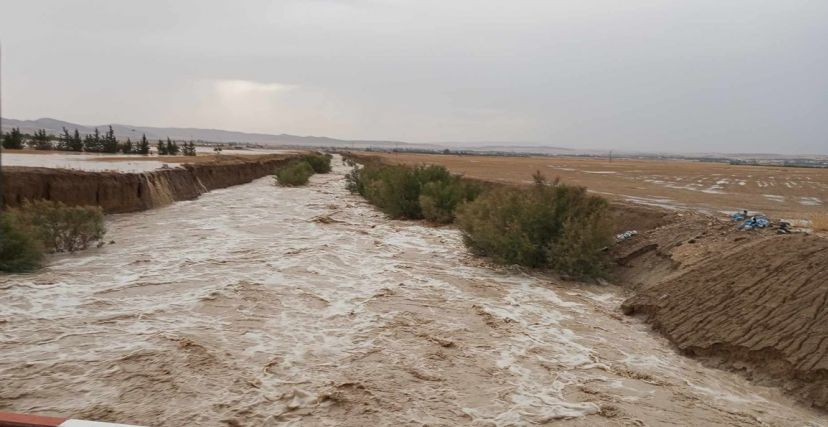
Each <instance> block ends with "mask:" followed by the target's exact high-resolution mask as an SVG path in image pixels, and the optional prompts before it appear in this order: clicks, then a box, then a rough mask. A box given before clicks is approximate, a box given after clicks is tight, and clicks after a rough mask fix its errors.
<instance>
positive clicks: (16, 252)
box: [0, 212, 43, 273]
mask: <svg viewBox="0 0 828 427" xmlns="http://www.w3.org/2000/svg"><path fill="white" fill-rule="evenodd" d="M42 261H43V245H42V244H41V243H40V241H39V240H38V239H37V237H36V236H35V235H34V233H33V232H32V230H31V229H28V228H24V227H23V226H22V225H21V224H20V222H19V221H18V220H17V217H16V216H15V215H14V214H13V213H12V212H2V213H0V271H5V272H8V273H20V272H25V271H31V270H35V269H37V268H38V267H40V265H41V262H42Z"/></svg>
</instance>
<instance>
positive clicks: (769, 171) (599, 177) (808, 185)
mask: <svg viewBox="0 0 828 427" xmlns="http://www.w3.org/2000/svg"><path fill="white" fill-rule="evenodd" d="M367 154H370V155H376V156H379V157H381V158H383V159H385V160H387V161H390V162H398V163H403V164H409V165H415V164H422V163H428V164H440V165H444V166H446V167H448V168H449V169H450V170H451V171H453V172H456V173H461V174H463V175H464V176H466V177H469V178H477V179H482V180H487V181H494V182H503V183H513V184H515V183H516V184H523V183H525V184H528V183H531V182H532V174H533V173H535V172H537V171H540V172H541V173H543V174H544V175H546V176H547V177H560V178H561V180H562V181H563V182H565V183H569V184H576V185H581V186H585V187H587V188H588V189H589V190H590V191H593V192H595V193H598V194H601V195H604V196H606V197H608V198H610V199H613V200H622V201H629V202H635V203H639V204H646V205H652V206H658V207H663V208H668V209H679V208H681V209H686V208H692V209H697V210H702V211H706V212H709V213H718V212H720V211H721V212H733V211H736V210H739V211H741V210H743V209H747V210H749V211H750V212H754V213H755V212H761V213H764V214H766V215H770V216H772V217H774V218H785V219H809V218H811V217H812V216H818V215H820V214H823V215H824V213H825V212H826V210H828V169H824V168H823V169H819V168H791V167H776V166H748V165H730V164H726V163H714V162H698V161H686V160H630V159H613V160H612V161H609V159H607V158H586V157H503V156H475V155H437V154H411V153H373V152H372V153H367Z"/></svg>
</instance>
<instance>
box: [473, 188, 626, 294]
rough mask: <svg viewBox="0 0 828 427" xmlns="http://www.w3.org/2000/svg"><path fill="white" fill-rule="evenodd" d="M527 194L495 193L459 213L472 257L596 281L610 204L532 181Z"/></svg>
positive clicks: (604, 263) (607, 240)
mask: <svg viewBox="0 0 828 427" xmlns="http://www.w3.org/2000/svg"><path fill="white" fill-rule="evenodd" d="M535 181H536V182H535V184H534V185H533V186H532V187H531V188H498V189H494V190H492V191H490V192H487V193H486V194H484V195H482V196H480V197H479V198H478V199H476V200H475V201H473V202H471V203H468V204H466V205H464V206H462V207H460V209H459V210H458V213H457V224H458V226H459V227H460V229H461V230H462V232H463V240H464V242H465V243H466V246H467V247H468V248H469V249H470V250H471V251H472V252H473V253H475V254H477V255H482V256H487V257H491V258H492V259H494V260H496V261H499V262H502V263H508V264H519V265H525V266H529V267H535V268H548V269H551V270H555V271H559V272H561V273H564V274H567V275H571V276H573V277H578V278H583V277H600V276H603V275H605V274H606V271H607V268H608V260H607V256H606V254H605V252H604V249H605V248H606V247H607V246H609V245H610V244H611V243H612V221H611V219H610V212H609V203H608V202H607V201H606V200H605V199H603V198H601V197H597V196H591V195H588V194H587V192H586V189H585V188H583V187H576V186H568V185H564V184H561V183H560V182H558V181H557V180H555V181H553V182H547V181H546V180H545V179H544V178H543V177H542V176H541V175H539V174H538V175H536V177H535Z"/></svg>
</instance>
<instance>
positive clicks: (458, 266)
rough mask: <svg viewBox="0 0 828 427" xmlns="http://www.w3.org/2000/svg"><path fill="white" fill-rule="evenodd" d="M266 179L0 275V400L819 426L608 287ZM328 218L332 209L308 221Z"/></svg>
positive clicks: (159, 418)
mask: <svg viewBox="0 0 828 427" xmlns="http://www.w3.org/2000/svg"><path fill="white" fill-rule="evenodd" d="M335 163H336V164H337V166H336V167H335V169H334V172H333V173H332V174H329V175H316V176H314V177H313V178H312V180H311V184H310V186H308V187H305V188H281V187H276V186H274V185H273V182H272V180H271V179H269V178H263V179H259V180H257V181H254V182H253V183H250V184H247V185H241V186H237V187H232V188H228V189H224V190H217V191H213V192H211V193H208V194H205V195H203V196H202V197H201V198H199V199H197V200H193V201H187V202H179V203H176V204H174V205H171V206H169V207H166V208H161V209H155V210H151V211H146V212H143V213H138V214H128V215H116V216H111V217H109V219H108V227H109V230H110V232H109V234H108V237H107V239H113V240H115V241H116V243H115V244H113V245H107V246H105V247H103V248H100V249H94V250H89V251H86V252H83V253H79V254H76V255H72V256H57V257H54V258H52V259H51V263H50V265H49V267H47V268H46V269H44V270H42V271H40V272H38V273H36V274H28V275H6V276H0V344H1V345H2V351H1V352H0V410H6V411H17V412H29V413H38V414H54V415H64V416H73V417H79V418H87V419H98V420H108V421H118V422H124V423H135V424H145V425H159V426H183V425H188V426H190V425H205V426H213V425H230V426H248V425H249V426H259V425H283V424H288V425H294V424H295V425H353V426H364V425H469V424H472V425H483V426H485V425H492V426H507V425H527V424H540V423H546V422H550V421H557V422H559V423H561V424H564V425H584V426H586V425H675V424H681V425H699V426H701V425H705V426H707V425H746V426H747V425H780V426H781V425H828V418H826V417H825V416H824V415H823V414H822V413H819V412H815V411H813V410H811V409H808V408H805V407H802V406H800V405H797V404H795V403H794V402H793V401H792V400H791V399H789V398H787V397H786V396H784V395H782V394H781V392H780V391H779V390H777V389H773V388H765V387H761V386H758V385H755V384H751V383H750V382H748V381H747V380H745V379H744V378H743V377H741V376H739V375H737V374H735V373H730V372H725V371H720V370H715V369H710V368H706V367H703V366H702V365H701V364H699V363H697V362H696V361H694V360H691V359H688V358H685V357H683V356H680V355H678V354H676V352H675V350H674V349H673V348H672V347H671V346H670V345H669V343H667V342H666V341H665V340H664V339H662V338H660V337H658V336H657V335H655V334H654V333H652V332H651V331H650V330H649V328H648V327H647V326H646V325H644V324H642V323H641V322H640V321H639V320H637V319H632V318H627V317H624V316H622V315H621V314H620V312H619V310H618V307H619V305H620V302H621V300H622V296H621V295H620V293H619V292H618V290H617V289H616V288H613V287H606V288H602V287H598V286H592V285H584V284H577V283H566V282H560V281H557V280H555V279H554V278H553V277H547V276H543V275H537V274H529V273H525V272H521V271H518V270H511V269H503V268H491V267H489V266H486V265H484V263H483V262H482V261H481V260H479V259H475V258H473V257H470V256H469V255H468V254H467V252H466V251H465V249H464V248H463V244H462V241H461V239H460V235H459V233H458V231H456V230H454V229H452V228H432V227H427V226H423V225H421V224H418V223H416V222H400V221H390V220H388V219H385V218H384V217H383V216H382V215H381V214H379V213H378V212H376V211H375V210H374V209H373V208H372V207H371V206H369V205H367V204H366V203H364V202H363V201H362V200H361V199H359V198H358V197H355V196H352V195H350V194H348V193H347V191H346V190H345V188H344V177H343V175H344V173H346V172H347V170H348V169H347V168H345V167H344V166H341V163H340V162H339V160H338V159H337V160H336V161H335ZM320 216H327V217H329V218H330V219H331V220H332V221H317V220H314V218H318V217H320Z"/></svg>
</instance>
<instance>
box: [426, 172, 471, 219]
mask: <svg viewBox="0 0 828 427" xmlns="http://www.w3.org/2000/svg"><path fill="white" fill-rule="evenodd" d="M481 192H482V189H481V188H480V186H479V185H477V184H472V183H468V182H463V180H461V179H460V177H457V176H454V177H451V178H450V179H448V180H445V181H431V182H427V183H426V184H424V185H423V186H422V189H421V190H420V198H419V201H420V210H422V213H423V217H424V218H425V219H427V220H429V221H431V222H436V223H442V224H448V223H450V222H453V221H454V215H455V211H456V210H457V207H458V206H460V205H461V204H463V203H465V202H468V201H471V200H474V199H476V198H477V196H478V195H480V193H481Z"/></svg>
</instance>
